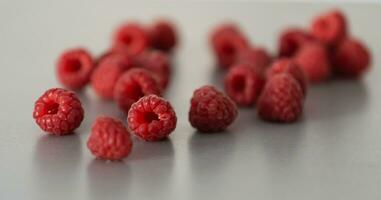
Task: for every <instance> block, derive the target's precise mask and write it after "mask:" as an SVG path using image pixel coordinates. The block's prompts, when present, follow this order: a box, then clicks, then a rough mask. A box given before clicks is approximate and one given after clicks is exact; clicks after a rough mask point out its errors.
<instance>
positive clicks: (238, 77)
mask: <svg viewBox="0 0 381 200" xmlns="http://www.w3.org/2000/svg"><path fill="white" fill-rule="evenodd" d="M263 84H264V80H263V78H262V76H260V75H259V74H258V73H257V72H256V70H255V69H253V68H252V67H251V66H250V65H247V64H237V65H234V66H233V67H232V68H230V70H229V72H228V73H227V74H226V76H225V91H226V93H227V95H228V96H229V97H230V98H232V99H233V100H234V101H235V102H236V103H237V104H238V105H242V106H252V105H253V104H254V103H255V102H256V101H257V98H258V96H259V94H260V92H261V90H262V86H263Z"/></svg>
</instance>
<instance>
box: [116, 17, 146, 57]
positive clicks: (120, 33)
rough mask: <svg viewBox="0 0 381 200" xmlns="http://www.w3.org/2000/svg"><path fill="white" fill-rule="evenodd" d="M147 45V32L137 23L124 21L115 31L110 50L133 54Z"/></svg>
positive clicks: (139, 51)
mask: <svg viewBox="0 0 381 200" xmlns="http://www.w3.org/2000/svg"><path fill="white" fill-rule="evenodd" d="M148 47H149V37H148V33H147V32H146V30H144V28H142V27H141V26H140V25H139V24H137V23H126V24H124V25H122V26H121V27H119V29H118V30H117V31H116V32H115V35H114V42H113V48H112V50H113V51H114V52H123V53H127V54H129V55H132V56H135V55H137V54H139V53H141V52H143V51H144V50H145V49H147V48H148Z"/></svg>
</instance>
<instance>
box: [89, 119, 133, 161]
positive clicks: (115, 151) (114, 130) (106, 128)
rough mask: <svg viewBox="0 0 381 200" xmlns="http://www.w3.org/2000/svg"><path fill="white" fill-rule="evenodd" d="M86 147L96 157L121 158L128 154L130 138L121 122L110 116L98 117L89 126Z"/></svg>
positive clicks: (130, 145) (130, 147)
mask: <svg viewBox="0 0 381 200" xmlns="http://www.w3.org/2000/svg"><path fill="white" fill-rule="evenodd" d="M87 148H88V149H89V150H90V151H91V153H92V154H93V155H94V156H96V157H97V158H100V159H105V160H113V161H114V160H122V159H123V158H125V157H127V156H128V155H129V154H130V152H131V149H132V140H131V137H130V133H129V132H128V130H127V128H126V127H125V126H124V125H123V123H122V122H120V121H119V120H115V119H113V118H111V117H98V118H97V119H96V120H95V122H94V124H93V126H92V128H91V134H90V137H89V139H88V141H87Z"/></svg>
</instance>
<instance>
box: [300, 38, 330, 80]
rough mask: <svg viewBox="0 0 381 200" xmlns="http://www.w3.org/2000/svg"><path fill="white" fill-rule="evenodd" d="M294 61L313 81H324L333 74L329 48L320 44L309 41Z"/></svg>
mask: <svg viewBox="0 0 381 200" xmlns="http://www.w3.org/2000/svg"><path fill="white" fill-rule="evenodd" d="M294 61H295V62H296V64H297V65H299V66H300V68H301V69H302V70H303V71H304V73H305V74H306V76H307V79H308V80H309V81H310V82H312V83H318V82H321V81H324V80H326V79H328V78H329V77H330V75H331V65H330V62H329V57H328V55H327V50H326V49H325V48H324V46H322V45H320V44H317V43H309V44H306V45H304V46H303V47H302V48H301V49H300V50H299V51H298V53H297V54H296V55H295V57H294Z"/></svg>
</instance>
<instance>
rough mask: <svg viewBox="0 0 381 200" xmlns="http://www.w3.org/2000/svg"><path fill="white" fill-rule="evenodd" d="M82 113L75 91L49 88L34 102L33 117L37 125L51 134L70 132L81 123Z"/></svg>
mask: <svg viewBox="0 0 381 200" xmlns="http://www.w3.org/2000/svg"><path fill="white" fill-rule="evenodd" d="M83 115H84V112H83V108H82V105H81V102H80V101H79V99H78V98H77V96H76V95H75V93H73V92H70V91H68V90H65V89H60V88H53V89H49V90H47V91H46V92H45V93H44V94H43V95H42V96H41V97H40V98H38V100H37V101H36V103H35V104H34V111H33V118H34V119H35V120H36V123H37V125H38V126H40V128H41V129H42V130H43V131H46V132H47V133H50V134H53V135H67V134H72V133H73V131H74V130H75V129H76V128H78V127H79V125H80V124H81V122H82V120H83Z"/></svg>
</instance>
